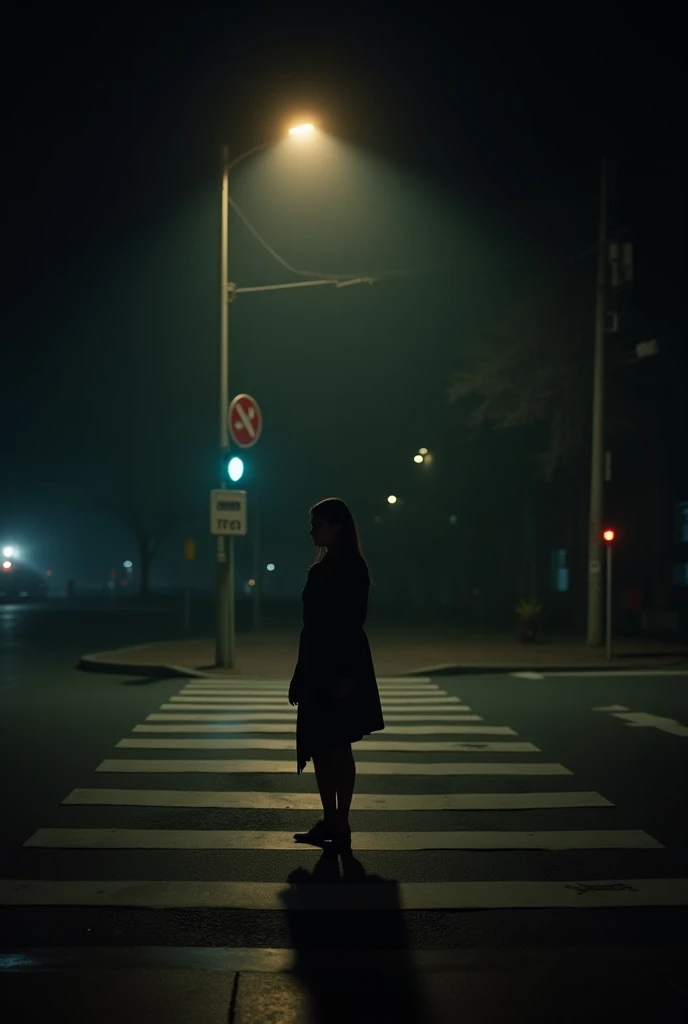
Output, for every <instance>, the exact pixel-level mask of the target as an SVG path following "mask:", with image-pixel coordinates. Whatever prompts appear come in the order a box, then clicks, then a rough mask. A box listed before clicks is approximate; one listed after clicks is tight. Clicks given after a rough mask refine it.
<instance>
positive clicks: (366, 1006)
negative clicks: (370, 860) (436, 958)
mask: <svg viewBox="0 0 688 1024" xmlns="http://www.w3.org/2000/svg"><path fill="white" fill-rule="evenodd" d="M288 881H289V883H290V888H289V889H285V890H284V892H283V893H281V894H280V895H281V898H282V900H283V902H284V905H285V909H286V912H287V922H288V925H289V929H290V932H291V936H292V947H293V949H294V952H295V962H294V970H295V973H296V975H297V976H298V977H299V978H300V982H301V985H302V986H303V988H304V989H305V992H306V993H307V996H308V998H309V1000H310V1004H311V1017H309V1020H312V1021H313V1022H314V1024H344V1022H345V1021H346V1022H355V1024H369V1022H370V1024H372V1022H375V1024H379V1022H380V1020H385V1019H388V1020H393V1021H394V1022H395V1024H421V1021H422V1022H423V1024H431V1018H430V1014H429V1011H428V1009H427V1008H426V1007H424V1006H422V1005H421V995H420V992H419V989H418V986H417V983H416V976H415V973H414V965H413V962H412V958H411V955H410V950H409V945H408V939H407V936H406V931H405V927H404V918H403V910H402V907H401V902H400V898H399V886H398V884H397V882H395V881H392V880H389V879H384V878H380V877H379V876H378V875H370V874H367V872H366V870H365V868H364V867H363V864H362V863H361V862H360V861H359V860H358V859H357V858H356V857H355V856H354V855H353V854H352V853H347V854H344V855H342V858H341V864H340V859H339V857H338V855H337V853H336V852H335V851H332V850H329V849H327V848H325V849H324V850H323V853H322V855H321V856H320V858H319V859H318V862H317V864H316V865H315V867H314V868H313V870H312V871H307V870H306V868H297V870H296V871H293V872H292V873H291V875H289V878H288Z"/></svg>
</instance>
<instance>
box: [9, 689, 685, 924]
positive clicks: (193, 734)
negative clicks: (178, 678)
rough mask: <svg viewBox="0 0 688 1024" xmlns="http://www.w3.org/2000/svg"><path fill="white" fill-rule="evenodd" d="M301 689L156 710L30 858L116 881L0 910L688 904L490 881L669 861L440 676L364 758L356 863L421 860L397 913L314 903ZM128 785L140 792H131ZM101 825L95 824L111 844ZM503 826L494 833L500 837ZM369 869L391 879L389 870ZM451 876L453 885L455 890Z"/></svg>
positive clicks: (187, 693) (37, 836)
mask: <svg viewBox="0 0 688 1024" xmlns="http://www.w3.org/2000/svg"><path fill="white" fill-rule="evenodd" d="M287 685H288V684H287V681H285V680H277V681H275V680H272V681H271V680H265V681H261V680H239V679H236V680H234V679H231V680H230V679H207V680H205V679H194V680H193V681H189V682H187V683H186V684H184V685H183V686H181V688H180V691H179V692H178V693H175V694H174V695H172V696H170V697H168V698H167V699H166V700H165V701H164V702H162V703H160V704H159V706H158V708H157V709H153V708H151V709H150V711H149V712H148V713H147V714H146V715H145V719H144V721H142V722H132V725H131V735H128V736H125V737H122V738H121V739H119V740H118V741H117V742H116V743H115V747H114V751H112V752H108V754H109V755H110V754H111V756H107V757H104V759H103V760H102V761H101V762H100V763H99V764H95V765H94V772H95V773H96V776H97V779H98V782H99V783H100V784H97V785H94V786H93V787H90V788H83V787H82V788H75V789H73V790H72V791H71V792H70V793H68V794H66V795H65V797H64V799H63V801H62V805H63V806H62V808H61V809H60V810H62V811H63V812H64V813H66V814H70V815H72V816H73V815H74V814H77V813H78V814H81V815H83V818H81V819H79V820H75V819H74V818H73V817H72V818H70V820H69V821H65V822H64V823H60V822H59V821H58V822H54V823H51V824H50V825H46V827H40V828H38V829H37V830H36V831H35V832H34V833H33V834H32V835H30V836H29V837H28V838H27V839H26V841H25V843H24V846H25V847H26V848H27V849H30V850H32V851H41V850H43V851H49V850H50V851H59V852H60V853H61V854H63V855H64V856H69V855H70V854H73V856H75V857H76V856H78V855H79V854H78V851H81V855H82V856H83V851H89V850H91V851H120V853H119V854H118V855H117V857H118V858H119V859H113V860H112V862H111V863H112V867H111V873H110V876H109V877H108V876H106V877H102V876H101V877H98V878H95V879H87V880H84V879H83V878H78V877H73V876H74V875H75V872H74V871H70V870H69V867H68V866H67V867H63V870H62V872H61V874H59V875H56V876H55V877H54V878H52V880H51V878H50V877H49V876H47V877H46V875H45V874H44V873H43V872H42V871H41V872H40V874H39V877H31V878H24V879H5V880H0V905H5V906H26V907H28V906H32V907H36V906H44V907H56V906H59V907H75V908H76V907H92V908H106V907H119V908H124V907H128V908H147V909H162V908H176V909H180V910H181V909H184V908H204V909H206V910H214V909H215V910H218V911H219V910H228V909H229V910H250V911H265V912H272V911H284V910H285V909H286V908H288V909H290V910H295V909H296V910H304V911H350V910H368V911H375V912H378V911H379V912H385V911H388V910H392V909H394V910H402V911H409V912H412V911H417V910H422V911H431V910H444V911H451V910H462V909H470V908H485V909H486V908H501V909H505V910H506V909H515V908H533V909H535V908H561V909H585V908H593V907H609V908H615V907H648V906H656V907H662V906H685V905H688V879H687V878H676V877H673V878H663V877H661V876H659V874H657V875H655V874H653V873H652V869H651V868H650V870H649V871H648V875H647V877H635V875H634V876H633V877H630V878H625V877H624V878H614V877H610V875H609V874H608V873H607V874H604V873H601V876H600V877H597V878H596V877H592V878H591V877H590V874H589V872H588V873H587V874H586V875H584V877H583V878H582V879H581V878H576V877H575V876H574V877H571V876H568V877H562V878H558V877H556V875H557V872H556V870H555V871H554V872H552V871H551V870H548V871H547V872H546V873H545V872H542V873H541V874H540V875H538V873H537V872H536V871H535V870H534V869H533V868H530V867H528V861H524V860H523V859H520V860H519V861H518V864H519V865H524V867H523V874H524V877H500V876H499V875H498V874H495V873H494V870H495V869H494V866H493V862H489V866H487V867H484V868H483V867H482V865H483V861H482V860H481V858H485V857H486V856H487V855H488V854H490V853H491V852H495V851H497V852H498V851H518V852H520V853H521V855H522V858H523V857H526V858H527V857H535V856H537V853H538V851H548V852H549V853H550V854H551V855H552V856H553V857H554V856H557V855H559V856H562V857H563V856H564V855H565V854H571V853H573V852H575V853H577V854H580V855H581V856H584V855H588V856H589V855H590V852H591V851H597V852H598V853H599V854H600V855H603V853H604V851H617V852H618V851H627V852H628V853H629V855H630V854H635V855H636V856H640V855H644V856H647V857H657V856H658V851H662V850H663V849H664V848H663V846H662V844H661V843H660V842H659V841H658V840H657V839H655V838H654V837H653V836H651V835H649V834H648V833H647V832H645V831H643V830H642V829H638V828H628V827H626V828H614V827H604V825H611V821H610V822H608V821H607V818H605V819H604V823H603V821H602V816H605V815H607V816H609V818H610V819H611V818H613V811H614V805H613V803H612V802H611V801H610V800H609V799H608V798H607V797H605V796H604V795H603V794H601V793H598V792H595V791H594V790H588V789H586V788H585V787H584V786H583V787H580V786H579V787H578V788H575V789H574V788H573V786H575V782H576V780H575V776H574V773H573V772H572V771H571V769H570V768H569V767H568V766H567V765H565V764H561V763H559V762H558V761H556V760H555V759H549V758H548V757H547V752H546V751H543V750H542V749H541V748H540V747H539V746H538V745H537V743H536V742H533V740H537V739H538V738H537V737H532V738H531V737H522V736H519V735H518V732H517V731H516V730H514V729H513V728H512V727H511V726H510V725H509V724H508V723H501V722H499V721H497V722H495V723H491V722H488V721H485V720H484V718H483V716H482V715H481V714H480V713H479V712H480V711H481V710H482V709H480V708H477V709H475V710H474V709H473V708H472V707H471V706H469V705H468V704H465V703H464V702H463V701H462V700H461V699H460V697H458V696H457V695H455V694H450V693H448V692H447V691H446V690H445V689H444V688H443V687H442V686H441V685H440V684H439V683H437V682H435V681H433V680H432V679H430V678H428V677H415V678H413V677H408V678H401V677H390V678H387V679H381V680H380V692H381V697H382V704H383V710H384V713H385V722H386V729H385V730H384V732H381V733H376V734H374V735H373V736H369V737H365V738H364V739H363V740H361V741H360V742H359V743H357V744H356V746H355V752H356V758H357V763H356V769H357V774H358V776H359V783H358V785H357V789H356V792H355V794H354V802H353V808H352V826H353V829H354V836H353V851H354V856H355V857H356V858H360V857H361V856H364V855H370V857H371V858H375V857H381V856H389V857H394V856H395V855H398V854H406V855H407V857H406V859H405V860H404V861H403V862H398V863H399V864H403V867H404V868H405V874H404V876H403V877H401V878H399V877H397V878H395V879H394V889H395V893H394V898H393V899H392V898H390V890H389V886H385V885H369V884H364V882H363V881H361V882H355V881H354V882H352V881H348V883H347V885H346V886H340V885H338V884H336V883H335V882H332V881H329V880H328V881H323V882H320V881H318V882H317V883H314V884H311V885H309V886H305V887H304V886H300V885H298V884H294V883H293V882H290V881H289V879H288V872H286V873H285V870H284V867H285V862H284V860H283V858H284V857H285V856H287V851H291V853H292V855H293V856H294V857H297V858H298V859H299V861H300V862H303V863H305V864H310V865H311V866H312V865H313V862H314V860H316V859H317V858H318V857H319V856H321V854H322V851H321V850H320V849H319V848H318V847H314V846H313V847H311V846H305V845H300V844H297V843H295V841H294V838H293V831H295V830H297V829H293V830H288V829H285V827H284V816H285V814H287V813H289V814H291V815H292V816H294V817H293V820H295V821H298V822H299V826H297V828H298V827H302V828H307V827H308V826H309V825H310V824H312V823H313V816H314V813H315V814H318V812H319V811H320V801H319V797H318V794H317V790H316V786H315V780H314V777H313V771H312V767H309V769H308V771H307V772H306V773H305V774H304V775H301V776H297V774H296V765H295V723H296V709H294V708H292V707H290V706H289V705H288V704H287V701H286V687H287ZM168 692H169V691H168ZM476 711H477V712H478V713H476ZM209 734H212V735H209ZM161 752H164V754H163V756H160V754H161ZM550 756H551V755H550ZM554 756H555V757H556V754H555V755H554ZM123 775H126V776H127V782H129V780H131V784H130V785H127V784H126V783H125V784H124V786H123V783H124V780H123V779H120V778H118V776H123ZM285 775H289V776H291V780H290V781H289V783H288V785H289V791H286V790H284V789H283V785H282V783H283V781H284V776H285ZM161 776H172V778H171V779H170V782H171V785H170V786H169V787H168V786H166V785H164V783H163V782H162V780H161V781H160V783H158V779H159V778H160V777H161ZM244 780H246V781H245V782H244ZM203 781H207V784H208V785H207V788H203ZM495 782H497V783H501V786H500V785H499V784H497V785H495ZM144 786H147V787H153V788H143V787H144ZM418 790H421V791H420V792H419V791H418ZM175 811H176V812H179V813H181V812H184V817H183V819H182V820H181V821H180V825H181V826H182V827H178V828H172V827H169V825H170V824H172V822H171V821H170V820H165V818H164V816H163V817H162V818H161V817H159V816H158V817H155V815H156V814H159V812H164V813H165V814H167V815H169V814H171V813H173V812H175ZM528 811H532V812H541V813H543V814H546V815H550V816H556V817H555V818H552V821H551V827H542V828H538V829H526V828H512V827H511V826H510V820H509V818H510V815H514V813H525V812H528ZM218 812H222V814H223V817H222V819H221V820H220V821H219V822H218ZM89 813H91V814H95V815H96V819H95V822H94V827H91V826H90V825H89V824H88V815H89ZM584 813H589V814H593V815H596V816H597V817H596V818H595V822H594V825H595V827H585V819H584V818H582V817H581V815H582V814H584ZM146 814H149V815H151V816H152V817H151V818H150V820H147V819H146ZM486 814H490V815H492V816H493V817H492V818H491V819H490V827H489V828H488V827H485V824H486V822H485V817H484V816H485V815H486ZM208 815H212V817H208ZM256 815H259V816H260V818H259V821H260V824H259V826H258V827H256V823H257V820H258V819H257V818H256V817H255V816H256ZM442 815H444V817H442ZM447 815H453V817H451V818H447ZM104 816H105V820H104ZM251 816H253V817H251ZM318 816H319V814H318ZM359 816H360V827H358V826H359V821H357V818H358V817H359ZM437 816H439V818H438V817H437ZM290 820H292V819H290ZM547 820H548V819H545V822H544V824H545V825H547ZM437 822H439V823H440V824H439V825H438V824H437ZM448 822H451V825H450V827H447V826H448ZM218 823H219V824H221V825H222V826H223V827H216V826H217V824H218ZM151 826H154V827H151ZM232 826H234V827H232ZM390 826H392V827H390ZM555 826H556V827H555ZM561 826H565V827H561ZM121 851H125V853H122V852H121ZM135 851H147V854H146V855H147V856H150V857H154V856H163V855H164V853H165V851H179V855H178V856H177V857H176V858H175V859H174V861H173V864H174V872H175V874H174V875H165V876H164V877H161V876H159V875H158V873H157V871H156V869H155V868H154V866H153V867H151V866H150V863H149V866H148V868H147V869H146V872H145V874H144V875H143V876H142V877H136V875H135V874H130V872H134V871H135V868H134V867H133V865H134V864H137V865H140V863H141V862H140V861H133V860H132V862H131V863H132V867H131V868H128V867H127V863H128V862H127V861H126V860H122V857H124V856H126V855H133V853H134V852H135ZM213 851H215V852H217V851H219V852H220V853H225V854H226V864H225V868H224V870H223V877H224V879H225V880H217V879H213V878H207V879H204V878H202V877H199V873H200V872H201V867H202V862H200V861H197V860H194V858H200V857H203V856H208V855H209V852H213ZM462 853H463V854H464V855H466V854H471V855H472V857H473V860H472V862H471V864H472V867H471V869H470V874H469V876H468V877H465V876H464V875H462V874H460V869H459V867H458V863H459V862H458V861H457V862H452V861H442V862H438V861H437V860H436V859H435V860H433V861H432V863H431V862H430V861H429V860H426V858H429V857H431V856H432V857H435V858H436V855H438V854H443V855H444V856H445V857H449V856H452V855H454V856H459V855H460V854H462ZM246 854H254V855H257V854H261V855H262V856H263V857H265V858H270V860H266V861H261V865H267V866H266V867H262V868H261V870H262V871H263V873H265V872H267V873H268V877H261V878H259V879H255V878H254V877H252V876H251V877H246V875H247V874H250V872H249V870H248V868H247V864H248V862H247V861H246V860H245V859H242V858H243V857H244V855H246ZM503 855H504V854H503V853H502V856H503ZM411 858H415V859H411ZM98 863H102V861H99V862H98ZM461 863H462V864H464V863H465V862H461ZM486 863H488V862H486ZM500 863H501V862H500ZM566 863H571V862H570V861H568V862H566ZM586 863H587V864H588V865H589V864H590V861H589V860H588V861H586ZM644 863H646V864H647V862H644ZM438 864H439V865H440V866H439V867H438ZM452 864H454V866H452ZM548 864H549V865H550V867H551V864H552V862H551V861H549V862H548ZM605 864H607V865H609V864H610V861H605ZM442 865H444V867H442ZM363 866H364V868H365V867H366V865H365V862H363ZM292 867H293V865H292ZM368 867H369V869H370V870H371V871H376V867H377V862H372V861H371V863H370V864H369V865H368ZM442 870H444V871H445V872H446V874H445V875H443V876H441V877H438V875H437V873H438V871H442ZM515 871H516V869H512V875H513V873H514V872H515ZM491 872H492V874H491ZM380 874H381V875H384V871H381V872H380ZM486 874H487V875H489V877H484V876H485V875H486ZM594 874H595V872H593V876H594ZM161 875H162V871H161ZM242 876H243V877H242ZM383 880H384V878H383Z"/></svg>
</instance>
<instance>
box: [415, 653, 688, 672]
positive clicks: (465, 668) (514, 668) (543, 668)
mask: <svg viewBox="0 0 688 1024" xmlns="http://www.w3.org/2000/svg"><path fill="white" fill-rule="evenodd" d="M629 657H630V658H631V659H633V658H636V657H639V655H634V654H632V655H629ZM656 657H658V658H662V657H667V655H662V654H660V655H656ZM687 662H688V656H683V657H682V658H679V659H678V660H676V661H671V662H669V663H667V664H666V665H661V666H659V667H658V668H657V671H658V672H661V671H662V669H669V668H680V667H681V666H683V665H686V663H687ZM644 667H646V668H647V669H648V671H650V669H651V668H652V666H644ZM625 668H627V669H628V671H629V672H633V671H637V670H636V669H635V668H634V666H633V665H632V664H628V663H624V661H623V660H622V659H620V660H619V661H613V662H611V664H609V663H607V662H605V663H604V664H601V665H533V664H528V665H524V664H523V663H521V664H519V665H485V664H480V665H428V666H427V667H426V668H414V669H412V670H411V671H410V672H400V673H398V674H399V675H403V676H462V675H471V676H484V675H493V676H494V675H508V674H510V673H513V672H541V673H543V674H545V675H553V674H556V673H557V672H581V673H583V672H594V673H596V674H597V675H600V673H605V672H618V671H619V670H622V671H623V669H625Z"/></svg>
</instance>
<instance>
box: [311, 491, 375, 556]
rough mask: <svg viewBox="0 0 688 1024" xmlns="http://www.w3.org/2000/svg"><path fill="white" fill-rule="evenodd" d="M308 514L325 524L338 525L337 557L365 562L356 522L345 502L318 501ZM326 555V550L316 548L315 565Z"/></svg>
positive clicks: (328, 499)
mask: <svg viewBox="0 0 688 1024" xmlns="http://www.w3.org/2000/svg"><path fill="white" fill-rule="evenodd" d="M310 513H311V515H312V516H318V518H320V519H324V520H325V522H326V523H338V524H339V525H340V526H341V531H340V533H339V540H338V542H337V555H338V556H344V558H347V559H349V558H361V559H363V561H365V559H364V558H363V551H362V550H361V541H360V539H359V536H358V530H357V529H356V520H355V519H354V517H353V515H352V513H351V509H350V508H349V506H348V505H347V504H346V502H345V501H342V499H341V498H325V499H323V501H319V502H318V503H317V505H313V507H312V509H311V510H310ZM326 555H327V548H318V554H317V557H316V559H315V561H316V563H317V562H322V560H323V558H325V556H326Z"/></svg>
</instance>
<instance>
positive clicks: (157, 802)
mask: <svg viewBox="0 0 688 1024" xmlns="http://www.w3.org/2000/svg"><path fill="white" fill-rule="evenodd" d="M355 800H356V808H357V809H358V810H360V811H391V812H392V813H398V812H400V811H523V810H530V809H533V810H542V809H548V810H552V809H562V808H575V807H613V806H614V805H613V804H612V803H611V801H610V800H607V799H606V797H603V796H601V795H600V794H599V793H594V792H571V791H568V790H561V791H559V792H556V793H547V792H529V793H408V794H407V793H367V792H356V794H355ZM62 803H63V804H78V805H82V806H109V807H195V808H213V807H217V808H226V809H251V810H282V811H319V810H321V805H320V797H319V796H318V794H317V793H316V792H315V791H314V792H312V793H284V792H281V791H280V790H274V791H271V790H252V791H250V792H239V791H237V790H207V789H201V790H193V789H73V790H72V792H71V793H69V794H68V795H67V796H66V797H65V798H64V800H63V801H62Z"/></svg>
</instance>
